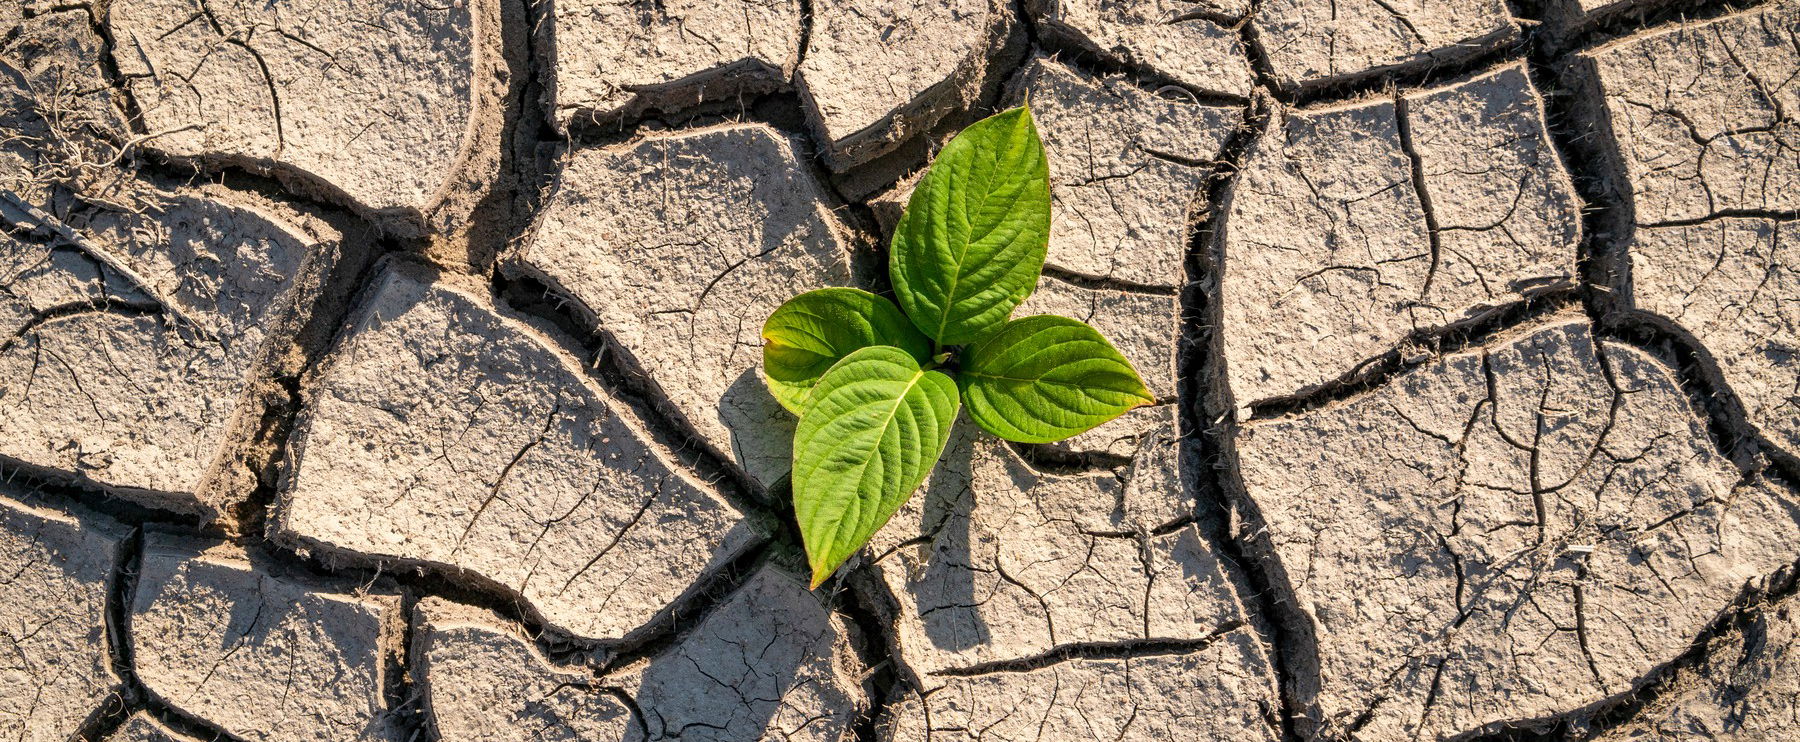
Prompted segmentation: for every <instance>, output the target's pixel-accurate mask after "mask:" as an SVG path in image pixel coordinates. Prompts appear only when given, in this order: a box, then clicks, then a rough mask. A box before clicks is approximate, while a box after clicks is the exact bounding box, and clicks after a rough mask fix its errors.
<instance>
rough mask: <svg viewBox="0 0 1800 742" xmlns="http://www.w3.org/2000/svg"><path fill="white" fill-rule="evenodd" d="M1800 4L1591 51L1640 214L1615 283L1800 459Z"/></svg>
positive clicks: (1589, 60)
mask: <svg viewBox="0 0 1800 742" xmlns="http://www.w3.org/2000/svg"><path fill="white" fill-rule="evenodd" d="M1796 24H1800V6H1796V5H1794V4H1792V3H1776V4H1773V5H1771V6H1770V7H1769V8H1767V9H1764V10H1761V11H1753V12H1748V13H1743V14H1739V15H1735V16H1728V17H1725V18H1722V19H1719V20H1716V21H1712V22H1709V23H1705V24H1699V25H1695V26H1691V27H1684V28H1679V29H1673V30H1670V31H1667V32H1665V33H1660V34H1654V35H1649V36H1645V37H1640V38H1628V39H1624V40H1621V41H1618V42H1615V43H1614V44H1611V45H1609V46H1607V47H1605V48H1602V49H1599V50H1595V51H1593V52H1589V53H1588V54H1585V55H1584V56H1583V58H1582V59H1581V60H1580V65H1579V68H1580V69H1581V70H1582V71H1583V72H1584V73H1585V74H1588V75H1591V78H1590V79H1592V80H1594V81H1596V83H1597V86H1598V90H1599V91H1601V92H1602V97H1603V103H1602V104H1601V105H1603V106H1604V110H1605V111H1606V113H1607V115H1608V120H1609V121H1610V122H1611V124H1612V126H1611V132H1610V133H1611V134H1612V137H1613V140H1614V141H1613V144H1614V146H1615V147H1616V151H1617V154H1618V156H1619V159H1620V160H1621V166H1622V168H1623V170H1624V171H1625V173H1626V174H1627V175H1628V178H1627V179H1626V180H1625V181H1624V182H1623V183H1622V184H1621V190H1624V191H1626V192H1627V193H1626V194H1623V195H1625V196H1627V197H1628V198H1629V202H1630V204H1631V214H1632V216H1633V217H1634V218H1635V220H1636V222H1637V229H1636V231H1635V235H1634V239H1633V241H1632V242H1631V243H1630V244H1629V245H1627V246H1625V249H1624V250H1623V251H1621V252H1620V254H1618V255H1617V256H1616V257H1615V260H1617V262H1618V263H1619V265H1618V266H1617V267H1616V268H1615V272H1616V277H1617V282H1618V289H1619V290H1620V292H1621V293H1623V294H1625V295H1627V296H1629V297H1630V299H1631V300H1632V301H1633V303H1634V305H1635V308H1637V309H1639V310H1641V311H1643V312H1645V313H1647V314H1648V315H1650V316H1651V318H1652V319H1653V320H1654V321H1658V322H1663V323H1667V324H1669V325H1670V326H1671V327H1672V328H1673V329H1675V330H1677V331H1678V332H1682V333H1687V334H1691V335H1692V336H1693V337H1694V338H1695V339H1697V340H1698V341H1699V343H1700V345H1701V346H1702V348H1703V349H1704V350H1705V352H1706V355H1707V357H1708V358H1707V360H1708V362H1709V363H1710V364H1712V365H1714V366H1715V367H1716V368H1717V369H1718V371H1719V373H1720V375H1721V376H1722V378H1723V380H1724V381H1725V383H1726V385H1727V386H1728V387H1729V388H1730V389H1731V391H1732V392H1733V393H1735V394H1736V395H1737V397H1738V401H1739V402H1740V403H1741V404H1742V405H1743V407H1744V412H1745V416H1746V417H1747V418H1748V419H1749V422H1750V423H1751V424H1752V425H1754V426H1755V427H1756V428H1757V429H1759V431H1760V432H1761V433H1762V434H1763V435H1765V436H1767V437H1768V438H1769V439H1770V440H1771V442H1773V443H1775V444H1776V445H1777V446H1780V447H1782V448H1783V449H1785V450H1786V451H1787V452H1788V454H1789V455H1795V456H1800V305H1797V304H1796V303H1795V302H1794V301H1793V297H1794V296H1795V292H1796V291H1800V288H1797V287H1800V274H1797V273H1796V270H1797V269H1796V267H1795V266H1796V259H1795V257H1794V251H1795V249H1796V248H1795V240H1796V234H1800V232H1796V230H1797V229H1800V225H1797V224H1796V222H1795V220H1794V217H1795V212H1796V210H1797V209H1800V195H1797V194H1800V162H1796V160H1795V158H1794V156H1793V152H1794V149H1795V147H1796V146H1800V125H1797V124H1796V122H1795V119H1794V111H1795V110H1796V107H1800V87H1797V84H1796V79H1797V78H1800V47H1796V46H1795V45H1794V43H1793V29H1794V28H1795V26H1796Z"/></svg>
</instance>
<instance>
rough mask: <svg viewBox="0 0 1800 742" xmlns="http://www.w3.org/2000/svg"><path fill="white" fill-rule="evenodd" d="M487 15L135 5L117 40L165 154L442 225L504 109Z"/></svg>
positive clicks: (115, 28)
mask: <svg viewBox="0 0 1800 742" xmlns="http://www.w3.org/2000/svg"><path fill="white" fill-rule="evenodd" d="M498 20H499V16H498V11H496V10H494V9H493V8H492V7H491V6H489V5H488V4H487V3H486V2H474V3H469V2H457V3H448V4H445V5H442V6H438V5H432V4H429V3H426V4H419V3H397V2H387V1H386V0H369V1H368V2H355V3H349V4H341V5H332V6H325V5H305V6H294V7H288V6H281V7H274V6H264V5H253V4H245V5H240V4H212V3H195V2H188V1H187V0H129V1H128V2H119V3H113V4H111V5H110V6H109V10H108V12H107V14H106V19H105V22H106V29H107V32H108V33H109V34H110V35H111V38H113V39H115V40H116V45H115V46H114V48H113V54H112V59H113V62H114V64H116V65H118V68H119V73H120V75H121V76H122V77H123V78H124V79H125V80H126V81H127V87H128V89H129V92H130V94H131V96H132V97H133V99H134V100H135V102H136V106H137V109H138V111H139V112H140V114H141V116H142V117H143V125H144V128H145V129H146V130H147V132H148V133H152V134H155V135H157V136H156V137H155V139H154V140H153V142H152V143H151V146H153V147H155V148H156V149H158V150H161V151H164V152H168V153H170V154H172V155H177V156H181V157H191V158H200V159H212V158H227V159H230V160H233V161H239V162H243V163H245V164H247V165H250V166H252V167H274V166H281V167H286V168H292V169H293V171H295V172H297V173H299V174H302V175H304V176H305V177H306V178H307V179H309V180H313V181H317V182H318V183H319V184H320V187H321V188H322V189H325V190H330V191H335V192H339V193H342V194H343V195H344V196H345V197H347V198H348V199H349V200H350V201H351V202H353V203H355V204H357V205H359V206H361V207H363V208H366V209H368V210H370V211H373V212H377V213H391V214H396V215H411V216H415V217H416V216H417V215H418V214H421V213H424V212H428V211H431V210H432V209H433V208H435V207H436V206H437V204H438V202H439V201H440V200H441V199H442V198H443V193H444V191H446V190H447V189H448V188H450V187H451V186H452V177H453V175H454V173H455V171H456V170H457V169H458V168H459V167H460V166H461V165H462V162H463V161H464V160H465V159H466V158H468V157H469V156H470V154H471V153H470V149H471V148H472V147H474V146H476V144H477V142H475V141H472V137H471V133H472V132H473V131H474V127H473V126H472V125H471V122H472V120H473V119H474V118H475V117H476V116H477V115H478V114H480V113H482V110H481V109H482V108H484V107H487V106H493V105H496V104H497V100H498V98H499V97H500V95H501V94H502V92H503V91H504V89H505V87H504V85H500V86H496V85H495V84H494V83H495V82H496V75H495V74H494V71H493V69H492V66H493V65H494V64H495V63H496V62H495V60H494V59H491V58H486V57H487V55H488V54H490V53H491V50H490V49H487V48H484V45H483V41H482V35H483V34H497V33H498V30H497V29H496V28H493V27H491V26H493V25H495V24H497V23H498Z"/></svg>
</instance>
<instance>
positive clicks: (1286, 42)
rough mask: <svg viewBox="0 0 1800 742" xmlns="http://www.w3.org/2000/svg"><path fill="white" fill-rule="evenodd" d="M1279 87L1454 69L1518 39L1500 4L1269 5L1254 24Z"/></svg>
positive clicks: (1370, 1) (1396, 0)
mask: <svg viewBox="0 0 1800 742" xmlns="http://www.w3.org/2000/svg"><path fill="white" fill-rule="evenodd" d="M1253 22H1254V23H1255V24H1256V27H1257V30H1258V32H1259V33H1260V34H1261V35H1262V36H1263V38H1264V42H1263V44H1264V48H1265V49H1267V50H1268V54H1269V64H1270V66H1271V67H1273V68H1274V69H1273V72H1274V74H1275V78H1276V81H1277V82H1278V83H1280V84H1281V85H1283V86H1284V87H1294V88H1298V87H1316V86H1321V85H1331V84H1335V83H1342V82H1346V81H1352V80H1356V79H1359V78H1364V77H1368V76H1370V75H1375V74H1379V73H1383V72H1389V71H1394V70H1408V69H1419V68H1425V67H1430V66H1433V65H1437V64H1443V63H1445V62H1455V61H1460V60H1462V59H1465V58H1467V57H1470V56H1474V55H1476V54H1481V53H1483V52H1486V51H1489V50H1492V49H1495V48H1498V47H1501V46H1503V45H1506V44H1509V43H1512V42H1514V41H1516V40H1517V39H1518V33H1519V31H1518V28H1517V27H1516V26H1514V25H1513V22H1512V17H1511V13H1510V12H1508V10H1507V7H1506V3H1503V2H1499V0H1452V1H1451V2H1442V1H1437V2H1433V1H1432V0H1346V1H1342V2H1317V1H1316V0H1270V2H1266V3H1263V4H1262V5H1260V6H1258V9H1257V13H1256V17H1255V19H1254V21H1253Z"/></svg>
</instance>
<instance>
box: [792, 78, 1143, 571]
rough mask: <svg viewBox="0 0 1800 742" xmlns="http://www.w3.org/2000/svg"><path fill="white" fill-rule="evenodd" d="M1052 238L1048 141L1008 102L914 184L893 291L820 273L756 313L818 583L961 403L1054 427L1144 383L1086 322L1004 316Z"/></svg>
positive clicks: (920, 477)
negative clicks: (784, 413) (824, 283)
mask: <svg viewBox="0 0 1800 742" xmlns="http://www.w3.org/2000/svg"><path fill="white" fill-rule="evenodd" d="M1049 238H1050V176H1049V166H1048V164H1047V163H1046V161H1045V158H1044V145H1043V142H1042V141H1041V140H1040V139H1039V138H1038V132H1037V124H1036V123H1035V122H1034V121H1033V120H1032V118H1031V111H1030V109H1029V108H1028V107H1020V108H1014V109H1011V110H1008V111H1004V112H1002V113H999V114H997V115H995V116H993V117H990V118H987V119H984V120H982V121H980V122H977V123H976V124H974V125H973V126H970V127H969V128H967V129H965V130H963V132H962V133H960V134H958V135H957V136H956V138H954V139H952V140H950V143H949V144H947V145H945V147H944V150H943V151H942V152H940V153H939V154H938V157H937V159H936V160H935V161H933V162H932V164H931V168H930V170H928V171H927V172H926V173H925V177H924V179H922V180H921V181H919V185H918V188H917V189H916V190H915V191H913V194H912V199H911V201H909V202H908V203H907V205H906V212H905V214H904V215H903V216H901V218H900V224H899V226H898V227H897V228H896V229H895V232H894V241H893V245H892V246H891V248H890V250H889V262H888V270H889V273H890V275H891V277H892V279H893V285H894V295H895V296H896V297H898V298H899V300H900V306H898V307H896V306H894V303H893V302H891V301H888V300H887V299H885V298H883V297H881V296H877V295H875V294H872V293H869V292H867V291H862V290H859V289H850V288H829V289H820V290H818V291H809V292H807V293H804V294H801V295H799V296H796V297H794V298H793V299H790V300H788V302H787V303H786V304H783V305H781V307H780V308H779V309H776V310H775V313H774V314H772V315H770V316H769V320H768V322H767V323H765V324H764V325H763V332H762V336H763V340H764V341H766V342H765V345H764V346H763V373H764V377H765V378H766V379H767V381H768V385H769V391H770V393H772V394H773V395H774V396H775V399H776V400H778V401H779V402H781V404H782V406H784V407H786V408H787V409H788V410H790V411H792V412H793V413H795V414H797V415H799V416H800V425H799V428H798V429H797V430H796V431H795V434H794V470H793V489H794V515H795V517H796V519H797V520H798V521H799V523H800V537H801V539H802V540H803V541H804V543H805V547H806V557H807V561H808V562H810V563H811V565H812V584H813V587H818V586H819V584H820V583H823V582H824V581H825V579H826V578H827V577H830V576H831V574H832V573H833V572H834V571H836V570H837V568H838V567H839V566H840V565H842V564H843V563H844V561H845V560H847V559H849V558H850V555H852V554H854V553H856V551H857V550H858V549H861V548H862V547H863V545H864V544H866V543H868V541H869V538H870V537H872V536H874V535H875V531H876V530H878V529H880V528H881V526H882V525H883V524H886V523H887V521H888V518H890V517H892V516H893V514H894V512H895V511H896V510H899V509H900V506H901V505H903V504H905V502H906V499H907V498H908V497H911V496H912V493H913V491H914V490H916V489H918V488H919V485H920V484H921V483H923V482H924V481H925V478H926V476H927V475H929V474H930V473H931V468H932V467H933V466H934V465H936V463H937V461H938V457H939V456H941V455H943V452H944V445H945V443H946V442H947V441H948V440H949V438H950V426H951V424H952V423H954V422H955V420H956V415H957V412H958V411H959V410H960V409H962V407H963V406H964V405H967V406H968V411H969V419H971V420H973V421H974V422H975V424H976V425H978V426H980V427H981V429H982V430H985V431H987V432H989V433H992V434H994V435H996V436H999V437H1001V438H1004V439H1006V440H1009V441H1017V442H1020V443H1050V442H1054V441H1059V440H1063V439H1065V438H1068V437H1070V436H1073V435H1076V434H1078V433H1081V432H1083V431H1086V430H1089V429H1091V428H1093V427H1094V426H1096V425H1099V424H1101V423H1103V422H1106V421H1108V420H1111V419H1113V418H1115V417H1118V416H1119V415H1122V414H1124V413H1125V412H1126V411H1128V410H1130V409H1132V408H1134V407H1138V406H1140V405H1146V404H1151V403H1153V402H1154V401H1155V399H1154V398H1153V397H1152V396H1151V394H1150V390H1148V389H1146V388H1144V381H1143V379H1142V378H1141V377H1139V376H1138V373H1137V371H1136V370H1134V369H1133V368H1132V367H1131V364H1130V362H1128V361H1126V360H1125V357H1124V356H1122V355H1120V354H1119V351H1118V350H1117V349H1116V348H1114V347H1113V346H1112V344H1111V343H1109V342H1107V340H1106V338H1104V337H1102V336H1101V335H1100V333H1099V332H1098V331H1096V330H1095V329H1094V328H1092V327H1089V326H1087V325H1085V324H1083V323H1081V322H1077V321H1075V320H1072V319H1067V318H1064V317H1055V316H1048V315H1040V316H1035V317H1025V318H1022V319H1011V317H1012V313H1013V310H1014V309H1015V308H1017V307H1018V306H1019V304H1020V303H1021V302H1023V301H1025V299H1026V297H1028V296H1030V295H1031V292H1032V291H1033V290H1034V289H1036V288H1037V281H1038V274H1039V273H1040V272H1042V270H1043V268H1044V255H1045V252H1046V250H1047V248H1048V246H1049Z"/></svg>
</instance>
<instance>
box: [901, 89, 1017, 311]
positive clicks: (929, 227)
mask: <svg viewBox="0 0 1800 742" xmlns="http://www.w3.org/2000/svg"><path fill="white" fill-rule="evenodd" d="M1049 239H1050V169H1049V165H1048V164H1047V163H1046V161H1045V159H1044V145H1043V142H1041V141H1039V139H1038V131H1037V124H1036V123H1034V122H1033V121H1032V119H1031V111H1030V109H1027V108H1014V109H1011V110H1008V111H1004V112H1002V113H999V114H996V115H994V116H992V117H990V118H987V119H984V120H982V121H979V122H976V123H975V124H974V125H973V126H970V127H969V128H967V129H964V130H963V131H962V133H961V134H958V135H956V138H954V139H951V140H950V143H949V144H947V145H945V146H944V151H943V152H940V153H938V156H937V160H936V161H934V162H932V163H931V169H930V170H929V171H927V172H926V173H925V177H924V179H922V180H920V181H919V185H918V188H917V189H915V190H914V191H913V194H912V199H911V200H910V201H908V202H907V204H906V213H905V214H903V215H902V216H901V217H900V224H899V226H898V227H896V228H895V230H894V244H893V249H892V250H891V252H890V255H889V261H888V270H889V272H890V274H891V275H892V278H893V282H894V293H895V294H896V295H898V296H899V298H900V306H901V307H902V308H904V309H905V310H906V314H907V316H909V317H911V318H912V320H913V323H914V324H917V325H918V326H919V329H921V330H924V331H925V334H926V335H928V336H930V337H932V338H933V339H935V340H937V341H938V342H940V343H943V344H945V345H961V344H963V343H967V342H969V341H971V340H974V339H975V338H977V337H980V336H981V334H982V333H983V332H986V331H987V330H989V329H991V328H993V327H995V326H997V325H999V324H1000V323H1002V322H1005V321H1006V318H1007V316H1009V315H1011V314H1012V310H1013V308H1014V307H1017V306H1019V302H1022V301H1024V300H1025V297H1027V296H1030V295H1031V292H1032V290H1033V289H1035V288H1036V287H1037V279H1038V271H1041V270H1043V268H1044V252H1045V250H1046V248H1047V246H1048V245H1049Z"/></svg>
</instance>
